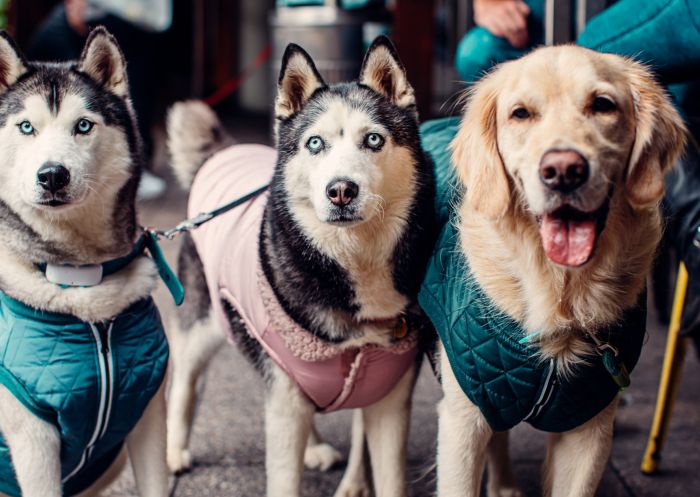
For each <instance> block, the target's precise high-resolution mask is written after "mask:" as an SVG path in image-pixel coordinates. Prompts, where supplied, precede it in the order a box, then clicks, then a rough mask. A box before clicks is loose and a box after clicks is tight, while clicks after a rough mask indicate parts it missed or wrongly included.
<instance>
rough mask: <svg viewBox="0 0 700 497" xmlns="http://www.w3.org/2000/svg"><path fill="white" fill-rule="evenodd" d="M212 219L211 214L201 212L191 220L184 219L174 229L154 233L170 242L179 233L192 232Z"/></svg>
mask: <svg viewBox="0 0 700 497" xmlns="http://www.w3.org/2000/svg"><path fill="white" fill-rule="evenodd" d="M213 217H214V215H213V214H212V213H211V212H201V213H199V214H197V215H196V216H195V217H193V218H191V219H185V220H184V221H182V222H181V223H180V224H178V225H177V226H175V227H174V228H171V229H169V230H167V231H156V232H155V233H156V235H158V236H162V237H163V238H167V239H168V240H172V239H174V238H175V237H176V236H177V235H179V234H180V233H185V232H187V231H192V230H193V229H195V228H198V227H199V226H200V225H202V224H204V223H206V222H207V221H209V220H210V219H211V218H213Z"/></svg>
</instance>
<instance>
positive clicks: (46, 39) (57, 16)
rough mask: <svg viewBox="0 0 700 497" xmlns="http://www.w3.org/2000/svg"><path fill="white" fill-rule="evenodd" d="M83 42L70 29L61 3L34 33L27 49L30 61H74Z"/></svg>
mask: <svg viewBox="0 0 700 497" xmlns="http://www.w3.org/2000/svg"><path fill="white" fill-rule="evenodd" d="M84 41H85V40H84V39H83V38H82V37H81V36H80V35H79V34H78V33H76V32H75V31H73V28H71V27H70V25H69V24H68V20H67V19H66V9H65V8H64V7H63V3H61V4H60V5H58V6H56V8H54V9H53V10H52V11H51V13H50V14H49V15H48V16H47V17H46V19H45V20H44V21H43V22H42V23H41V25H40V26H39V28H38V29H37V30H36V31H35V32H34V34H33V35H32V38H31V39H30V41H29V45H28V47H27V52H26V53H27V57H28V58H29V59H30V60H44V61H54V60H61V61H62V60H74V59H77V58H78V57H79V56H80V50H81V48H82V46H83V42H84Z"/></svg>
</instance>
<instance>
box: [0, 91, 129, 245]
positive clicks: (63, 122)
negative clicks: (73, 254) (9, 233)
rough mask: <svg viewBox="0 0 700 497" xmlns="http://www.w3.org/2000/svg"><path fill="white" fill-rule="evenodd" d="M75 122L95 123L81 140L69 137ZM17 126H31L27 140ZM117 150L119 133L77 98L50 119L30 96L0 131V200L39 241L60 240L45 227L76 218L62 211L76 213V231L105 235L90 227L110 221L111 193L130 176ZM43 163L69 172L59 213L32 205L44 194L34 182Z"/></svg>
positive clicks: (122, 141) (122, 140)
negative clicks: (78, 212)
mask: <svg viewBox="0 0 700 497" xmlns="http://www.w3.org/2000/svg"><path fill="white" fill-rule="evenodd" d="M81 118H86V119H89V120H90V121H92V122H94V123H95V125H94V127H93V128H92V130H91V131H90V133H89V134H87V135H82V134H78V133H74V128H75V126H76V123H77V122H78V121H79V120H80V119H81ZM23 121H28V122H29V123H31V125H32V126H33V127H34V134H33V135H24V134H22V133H21V132H20V130H19V127H18V126H19V124H20V123H22V122H23ZM123 150H128V145H127V142H126V137H125V136H124V134H123V132H121V131H120V130H117V129H115V128H113V127H111V126H107V125H106V123H105V122H104V120H103V118H102V117H101V116H100V115H99V114H97V113H95V112H91V111H89V110H87V102H85V100H84V98H83V97H81V96H79V95H74V94H68V95H66V96H65V98H64V99H63V100H62V102H61V105H60V108H59V111H58V114H57V115H54V114H53V113H52V111H51V109H49V107H48V104H47V102H46V99H45V98H44V97H43V96H40V95H33V96H30V97H28V98H27V99H26V100H25V102H24V109H23V110H22V111H21V112H19V113H17V114H15V115H13V116H11V117H10V118H9V119H8V120H7V123H6V124H5V126H3V128H2V129H0V153H1V154H2V157H3V160H4V162H3V168H2V171H1V172H0V181H2V183H3V184H4V185H7V186H8V188H4V189H3V192H2V199H3V200H4V201H5V202H6V203H7V204H8V205H9V206H10V207H11V208H12V209H13V210H15V212H17V213H18V214H20V216H22V218H23V219H24V220H25V221H26V222H28V223H29V224H30V225H31V226H32V228H35V229H37V231H39V234H41V235H42V236H47V237H52V234H53V237H55V236H57V235H65V233H62V230H56V229H54V228H53V227H52V226H47V224H48V225H50V224H53V223H55V222H59V223H61V222H65V221H66V220H67V219H76V216H75V213H71V212H68V211H70V210H73V209H77V208H80V209H81V214H82V215H81V216H79V217H78V218H79V219H81V221H82V222H81V223H79V224H80V225H81V226H82V227H80V228H79V229H81V230H82V231H87V230H90V231H91V232H93V233H94V232H97V231H105V230H99V229H95V226H94V225H95V224H96V223H99V222H100V221H103V220H104V217H105V216H111V214H112V207H113V202H114V200H115V194H116V192H118V191H119V190H120V189H121V187H122V186H123V185H124V183H125V182H126V180H127V179H128V178H129V177H130V161H131V158H130V157H129V156H128V154H124V153H123V152H122V151H123ZM49 161H53V162H58V163H60V164H63V166H64V167H66V169H68V171H69V172H70V183H69V185H68V186H67V187H66V200H68V201H69V202H70V203H69V204H68V205H65V206H62V207H59V208H55V207H45V206H42V205H39V204H38V202H40V201H42V200H45V194H46V192H45V191H44V190H43V189H42V188H41V187H40V186H39V184H38V183H37V172H38V170H39V169H40V168H41V167H42V166H43V165H44V164H45V163H46V162H49ZM35 219H36V220H35ZM33 221H34V222H33ZM41 221H43V222H41ZM47 239H52V238H47Z"/></svg>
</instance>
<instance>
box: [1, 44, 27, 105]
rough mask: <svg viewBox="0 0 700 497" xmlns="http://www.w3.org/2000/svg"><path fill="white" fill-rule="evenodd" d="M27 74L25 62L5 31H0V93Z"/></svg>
mask: <svg viewBox="0 0 700 497" xmlns="http://www.w3.org/2000/svg"><path fill="white" fill-rule="evenodd" d="M25 72H27V60H26V59H25V58H24V55H22V53H21V52H20V51H19V48H17V45H16V44H15V42H14V40H13V39H12V38H11V37H10V35H9V34H7V32H6V31H0V92H4V91H5V90H7V89H8V88H9V87H10V86H12V85H13V84H15V82H16V81H17V80H18V79H19V78H20V76H22V74H24V73H25Z"/></svg>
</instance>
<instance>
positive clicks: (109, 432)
mask: <svg viewBox="0 0 700 497" xmlns="http://www.w3.org/2000/svg"><path fill="white" fill-rule="evenodd" d="M112 323H113V324H112V331H111V338H110V340H109V347H108V350H106V349H105V351H104V353H105V354H107V355H108V356H109V357H111V365H110V368H109V371H110V373H109V377H110V378H111V381H110V382H109V385H110V386H111V388H110V389H109V391H108V389H107V388H105V387H106V386H107V385H106V384H103V382H102V380H101V374H100V364H99V357H100V353H101V349H100V348H99V347H98V342H97V339H96V338H95V335H94V332H93V328H92V327H91V326H90V324H89V323H84V322H81V321H79V320H78V319H77V318H75V317H73V316H69V315H63V314H55V313H47V312H42V311H38V310H35V309H32V308H29V307H27V306H26V305H24V304H23V303H21V302H18V301H16V300H14V299H11V298H10V297H8V296H7V295H5V294H3V293H1V292H0V383H1V384H3V385H4V386H5V387H6V388H8V389H9V390H10V391H11V392H12V393H13V394H14V395H15V396H16V397H17V399H18V400H20V401H21V402H22V403H23V404H24V405H25V406H26V407H27V408H28V409H29V410H30V411H31V412H33V413H34V414H35V415H37V416H39V417H40V418H42V419H44V420H45V421H48V422H50V423H53V424H55V425H56V427H57V428H58V430H59V432H60V435H61V473H62V478H64V479H65V480H66V481H65V482H64V495H67V496H68V495H74V494H76V493H79V492H80V491H82V490H84V489H85V488H87V487H88V486H89V485H90V484H92V483H93V482H94V481H95V480H96V479H97V478H98V477H99V476H100V475H101V474H102V473H103V472H104V471H105V470H106V469H107V468H108V467H109V465H110V464H111V463H112V462H113V460H114V458H115V457H116V456H117V454H118V453H119V450H120V449H121V447H122V444H123V442H124V440H125V438H126V436H127V435H128V433H129V432H130V431H131V430H132V429H133V427H134V426H135V425H136V423H137V421H138V420H139V418H140V417H141V415H142V414H143V411H144V410H145V408H146V406H147V405H148V402H149V401H150V400H151V398H153V396H154V395H155V393H156V392H157V390H158V388H159V387H160V385H161V383H162V381H163V378H164V377H165V371H166V367H167V362H168V344H167V340H166V338H165V333H164V330H163V325H162V323H161V320H160V315H159V313H158V310H157V309H156V307H155V304H154V302H153V300H152V299H150V298H148V299H144V300H142V301H140V302H138V303H136V304H134V305H133V306H131V307H130V308H128V309H127V310H126V311H124V312H123V313H121V314H120V315H118V316H117V317H116V318H115V319H114V320H113V321H112ZM101 326H103V329H104V330H106V328H107V325H106V324H104V323H102V324H101ZM105 337H106V335H105ZM105 357H107V356H105ZM105 364H107V361H105ZM101 400H102V401H103V402H104V403H103V406H109V408H108V409H103V412H104V414H105V416H106V417H105V418H103V419H105V420H106V421H105V422H106V427H105V428H104V429H103V430H102V431H101V433H99V434H98V436H97V439H96V440H95V441H94V442H95V443H94V444H93V446H92V447H91V448H90V449H88V445H89V444H90V442H91V441H92V440H91V439H92V438H93V435H94V434H95V431H96V426H97V424H98V422H99V420H98V417H99V416H98V412H99V411H100V403H101ZM84 457H85V460H86V464H85V465H84V466H83V468H82V469H81V470H80V471H78V472H77V473H76V474H74V475H72V476H70V477H69V478H66V477H68V476H69V475H70V474H71V473H72V472H74V470H75V469H76V468H77V467H78V466H79V465H80V464H81V461H82V459H83V458H84ZM0 492H4V493H6V494H9V495H11V496H17V497H19V496H20V491H19V488H18V486H17V482H16V480H15V476H14V470H13V468H12V464H11V461H10V456H9V451H8V448H7V445H6V443H5V440H4V439H3V438H2V436H1V435H0Z"/></svg>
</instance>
